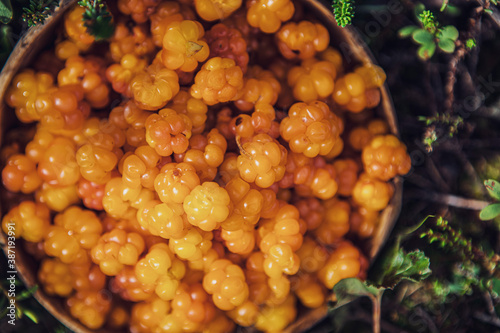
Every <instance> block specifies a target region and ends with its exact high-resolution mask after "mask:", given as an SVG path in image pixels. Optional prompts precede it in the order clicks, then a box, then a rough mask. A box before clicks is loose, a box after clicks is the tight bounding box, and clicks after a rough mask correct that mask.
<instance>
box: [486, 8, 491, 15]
mask: <svg viewBox="0 0 500 333" xmlns="http://www.w3.org/2000/svg"><path fill="white" fill-rule="evenodd" d="M484 12H485V13H487V14H490V15H491V14H493V11H492V10H491V9H489V8H485V9H484Z"/></svg>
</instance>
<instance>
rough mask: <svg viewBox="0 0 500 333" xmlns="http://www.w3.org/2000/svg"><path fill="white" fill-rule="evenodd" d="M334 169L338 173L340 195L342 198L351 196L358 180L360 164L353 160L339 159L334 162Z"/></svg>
mask: <svg viewBox="0 0 500 333" xmlns="http://www.w3.org/2000/svg"><path fill="white" fill-rule="evenodd" d="M333 167H334V168H335V171H336V172H337V179H336V181H337V184H338V185H339V189H338V193H339V194H340V195H342V196H346V197H348V196H350V195H351V193H352V190H353V188H354V185H355V184H356V181H357V180H358V172H359V166H358V164H357V163H356V162H355V161H354V160H353V159H338V160H335V161H334V162H333Z"/></svg>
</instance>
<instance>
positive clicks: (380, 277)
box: [369, 237, 403, 286]
mask: <svg viewBox="0 0 500 333" xmlns="http://www.w3.org/2000/svg"><path fill="white" fill-rule="evenodd" d="M400 240H401V238H399V237H398V238H396V240H395V242H394V243H393V244H392V245H390V246H387V247H385V248H384V250H383V251H382V252H381V253H380V255H379V256H378V258H377V260H376V261H375V263H374V265H373V267H372V268H371V270H370V273H369V277H370V280H371V281H372V282H373V284H374V285H376V286H381V285H383V283H384V278H385V276H386V274H387V272H390V271H393V270H394V269H395V267H398V266H400V265H401V264H402V263H403V258H402V257H401V256H400V253H399V244H400Z"/></svg>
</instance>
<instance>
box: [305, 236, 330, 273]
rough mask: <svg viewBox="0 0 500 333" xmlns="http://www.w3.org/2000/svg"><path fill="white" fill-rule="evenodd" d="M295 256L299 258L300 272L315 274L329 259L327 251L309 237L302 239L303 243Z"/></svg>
mask: <svg viewBox="0 0 500 333" xmlns="http://www.w3.org/2000/svg"><path fill="white" fill-rule="evenodd" d="M297 255H298V256H299V258H300V270H301V272H305V273H315V272H317V271H318V270H320V269H321V268H323V266H324V264H325V262H326V260H327V259H328V257H329V254H328V251H327V249H326V248H325V247H324V246H321V245H320V244H318V243H317V242H316V241H315V240H314V239H313V238H311V237H310V236H306V237H304V242H303V244H302V246H301V247H300V249H298V250H297Z"/></svg>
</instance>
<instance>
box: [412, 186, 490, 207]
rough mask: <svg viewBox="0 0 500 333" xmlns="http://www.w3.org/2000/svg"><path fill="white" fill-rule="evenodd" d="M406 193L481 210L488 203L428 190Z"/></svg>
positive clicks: (414, 196) (428, 199)
mask: <svg viewBox="0 0 500 333" xmlns="http://www.w3.org/2000/svg"><path fill="white" fill-rule="evenodd" d="M407 195H409V196H410V197H412V198H415V199H417V198H420V199H422V200H426V201H432V202H437V203H440V204H444V205H449V206H452V207H457V208H463V209H471V210H481V209H483V208H484V207H486V206H488V205H489V204H490V203H489V202H488V201H483V200H476V199H468V198H463V197H459V196H456V195H452V194H446V193H436V192H430V191H428V190H426V191H422V190H414V191H411V192H410V191H408V194H407Z"/></svg>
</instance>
